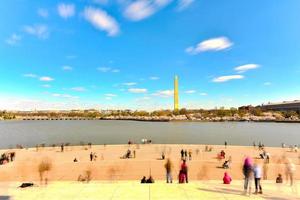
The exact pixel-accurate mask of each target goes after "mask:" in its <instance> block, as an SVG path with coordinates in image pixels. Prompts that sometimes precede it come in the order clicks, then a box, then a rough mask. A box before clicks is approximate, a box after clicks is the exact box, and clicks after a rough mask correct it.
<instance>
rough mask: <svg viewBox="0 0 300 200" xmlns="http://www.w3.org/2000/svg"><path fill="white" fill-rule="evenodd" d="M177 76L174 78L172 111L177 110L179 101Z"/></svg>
mask: <svg viewBox="0 0 300 200" xmlns="http://www.w3.org/2000/svg"><path fill="white" fill-rule="evenodd" d="M178 98H179V97H178V76H177V75H175V77H174V111H178V110H179V99H178Z"/></svg>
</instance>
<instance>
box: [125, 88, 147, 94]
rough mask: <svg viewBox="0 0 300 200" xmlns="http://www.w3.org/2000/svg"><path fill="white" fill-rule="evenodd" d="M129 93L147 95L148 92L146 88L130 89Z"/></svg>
mask: <svg viewBox="0 0 300 200" xmlns="http://www.w3.org/2000/svg"><path fill="white" fill-rule="evenodd" d="M128 92H130V93H147V92H148V90H147V89H145V88H129V89H128Z"/></svg>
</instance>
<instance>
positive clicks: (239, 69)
mask: <svg viewBox="0 0 300 200" xmlns="http://www.w3.org/2000/svg"><path fill="white" fill-rule="evenodd" d="M258 67H260V66H259V65H257V64H247V65H241V66H238V67H236V68H234V70H235V71H237V72H238V73H244V72H246V71H248V70H251V69H256V68H258Z"/></svg>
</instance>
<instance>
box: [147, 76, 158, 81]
mask: <svg viewBox="0 0 300 200" xmlns="http://www.w3.org/2000/svg"><path fill="white" fill-rule="evenodd" d="M149 79H150V80H152V81H155V80H158V79H159V77H157V76H151V77H149Z"/></svg>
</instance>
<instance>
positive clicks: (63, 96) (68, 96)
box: [51, 93, 79, 99]
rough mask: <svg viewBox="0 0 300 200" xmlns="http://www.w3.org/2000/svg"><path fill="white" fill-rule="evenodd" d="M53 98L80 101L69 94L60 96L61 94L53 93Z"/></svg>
mask: <svg viewBox="0 0 300 200" xmlns="http://www.w3.org/2000/svg"><path fill="white" fill-rule="evenodd" d="M51 95H52V96H53V97H62V98H68V99H79V97H77V96H73V95H69V94H60V93H53V94H51Z"/></svg>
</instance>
